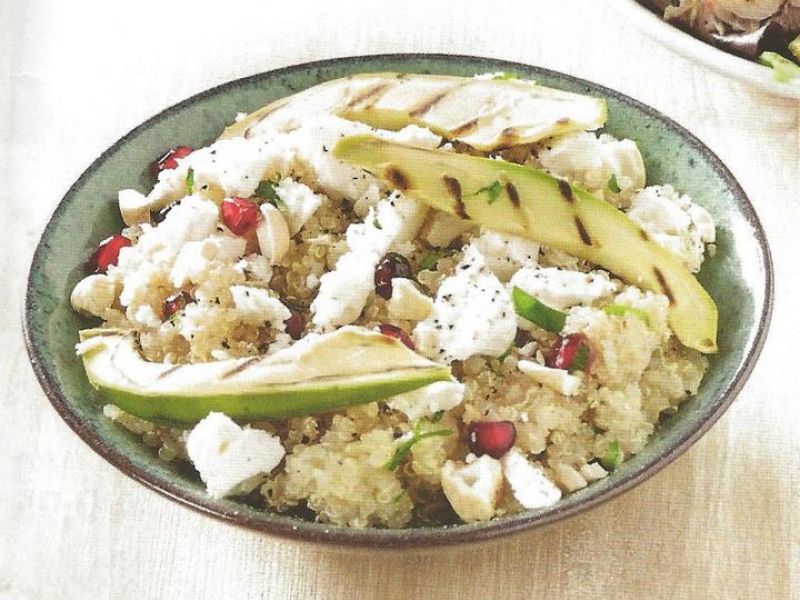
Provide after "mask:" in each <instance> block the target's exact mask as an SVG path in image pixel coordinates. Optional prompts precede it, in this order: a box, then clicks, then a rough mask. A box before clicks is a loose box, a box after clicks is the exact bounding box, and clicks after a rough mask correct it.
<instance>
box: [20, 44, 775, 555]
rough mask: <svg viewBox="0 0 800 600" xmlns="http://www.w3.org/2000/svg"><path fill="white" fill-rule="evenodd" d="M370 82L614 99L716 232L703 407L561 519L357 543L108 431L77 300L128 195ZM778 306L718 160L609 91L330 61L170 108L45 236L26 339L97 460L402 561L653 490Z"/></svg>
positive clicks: (447, 68) (477, 64)
mask: <svg viewBox="0 0 800 600" xmlns="http://www.w3.org/2000/svg"><path fill="white" fill-rule="evenodd" d="M365 71H406V72H417V73H441V74H449V75H466V76H470V75H474V74H476V73H483V72H487V71H513V72H516V73H518V74H520V75H521V76H524V77H528V78H533V79H535V80H537V81H539V82H541V83H543V84H545V85H549V86H552V87H556V88H561V89H564V90H569V91H573V92H580V93H588V94H594V95H598V96H602V97H604V98H606V99H607V101H608V107H609V120H608V125H607V130H608V131H609V132H610V133H612V134H614V135H615V136H617V137H628V138H631V139H633V140H636V142H637V143H638V144H639V147H640V148H641V151H642V155H643V157H644V161H645V163H646V165H647V173H648V179H649V181H648V183H659V182H670V183H673V184H675V185H676V187H677V188H678V189H680V190H682V191H684V192H687V193H689V194H691V196H692V197H693V198H694V199H695V200H696V201H697V202H698V203H700V204H701V205H703V206H704V207H706V208H707V209H708V210H709V211H710V212H711V214H712V215H713V216H714V218H715V220H716V222H717V232H718V236H719V239H718V243H717V254H716V256H715V257H714V258H713V259H710V260H708V261H707V262H706V264H705V266H704V267H703V270H702V272H701V273H700V280H701V281H702V283H703V285H704V286H705V287H706V289H708V290H709V292H710V293H711V295H712V296H713V297H714V299H715V300H716V302H717V305H718V306H719V311H720V324H721V327H720V337H719V348H720V351H719V354H717V355H716V356H714V357H712V359H711V367H710V369H709V372H708V374H707V375H706V378H705V379H704V380H703V384H702V387H701V389H700V392H699V394H698V395H697V397H696V398H694V399H692V400H690V401H689V402H687V403H686V404H685V405H684V406H683V407H682V408H681V410H680V411H679V412H678V413H677V414H676V415H675V416H673V417H672V418H670V419H668V420H667V421H666V422H664V423H663V425H662V426H661V427H660V428H659V429H658V431H657V433H656V434H655V435H654V436H653V438H652V440H651V441H650V443H649V445H648V446H647V448H646V449H645V450H644V451H643V452H642V453H641V454H639V455H638V456H635V457H633V458H632V459H631V460H629V461H627V462H626V463H624V465H623V466H622V467H621V468H620V469H619V470H617V471H616V472H614V473H613V474H612V475H611V476H610V477H608V478H607V479H604V480H602V481H600V482H598V483H595V484H593V485H591V486H589V487H588V488H585V489H583V490H581V491H579V492H577V493H575V494H572V495H570V496H567V497H566V498H565V499H564V500H562V501H561V502H560V503H558V504H557V505H555V506H553V507H550V508H547V509H544V510H537V511H528V512H524V513H521V514H517V515H512V516H508V517H503V518H499V519H496V520H493V521H490V522H488V523H479V524H472V525H458V526H451V527H446V528H442V527H439V528H420V529H405V530H377V529H371V530H353V529H346V528H340V527H334V526H331V525H326V524H319V523H314V522H308V521H303V520H299V519H295V518H290V517H286V516H281V515H275V514H271V513H269V512H264V511H263V510H257V509H255V508H252V507H250V506H248V505H246V504H243V503H241V502H237V501H236V500H230V499H227V500H212V499H211V498H209V497H208V496H206V494H205V491H204V488H203V485H202V483H201V482H200V479H199V477H198V476H197V475H196V474H194V472H193V471H192V470H191V469H190V468H189V467H187V466H181V465H175V464H167V463H163V462H160V461H158V460H157V459H156V456H155V454H154V452H153V450H152V449H150V448H147V447H146V446H144V445H143V444H142V443H141V442H140V441H139V440H138V439H137V438H136V437H135V436H133V435H132V434H130V433H128V432H127V431H125V430H124V429H122V428H121V427H119V426H117V425H114V424H113V423H112V422H111V421H109V420H108V419H106V418H104V417H103V415H102V413H101V411H100V410H99V407H100V402H101V401H100V399H99V398H97V397H96V395H95V393H94V392H93V390H92V388H91V387H90V386H89V383H88V381H87V379H86V376H85V374H84V371H83V368H82V365H81V363H80V361H79V360H78V359H77V358H76V356H75V352H74V349H73V347H74V344H75V343H76V341H77V332H78V330H79V329H81V328H83V327H86V326H87V325H89V322H88V321H87V320H85V319H83V318H81V317H80V316H78V315H77V314H75V313H74V312H73V311H72V310H71V309H70V305H69V294H70V291H71V289H72V287H73V286H74V285H75V283H76V282H77V281H78V280H79V279H80V278H81V277H82V275H83V265H84V263H85V262H86V259H87V257H88V256H89V255H90V253H91V252H92V250H93V249H94V248H95V246H96V245H97V243H98V242H99V241H100V240H102V239H104V238H105V237H107V236H109V235H110V234H111V233H113V232H116V231H118V230H119V229H120V227H121V226H122V223H121V221H120V217H119V214H118V212H117V209H116V203H115V199H116V192H117V190H119V189H121V188H137V189H139V190H141V191H143V192H144V191H147V190H148V189H149V187H150V186H151V185H152V183H151V180H150V178H149V176H148V174H147V171H148V164H149V163H150V161H151V160H152V159H153V157H155V156H158V155H159V154H161V153H162V152H163V151H164V149H166V148H169V147H172V146H175V145H177V144H188V145H191V146H194V147H200V146H204V145H206V144H208V143H210V142H211V141H213V140H214V139H215V138H216V137H217V136H218V135H219V133H220V132H221V131H222V129H223V127H224V126H225V125H226V124H228V123H230V122H231V121H232V120H233V117H234V116H235V115H236V113H237V112H242V111H243V112H249V111H252V110H254V109H256V108H258V107H260V106H262V105H264V104H266V103H267V102H270V101H272V100H275V99H276V98H280V97H282V96H286V95H288V94H292V93H294V92H297V91H299V90H302V89H304V88H307V87H309V86H312V85H315V84H317V83H320V82H322V81H326V80H328V79H333V78H336V77H342V76H344V75H349V74H351V73H359V72H365ZM771 304H772V267H771V263H770V256H769V250H768V247H767V241H766V239H765V238H764V232H763V230H762V228H761V225H760V224H759V222H758V218H757V217H756V214H755V212H754V211H753V207H752V206H751V205H750V203H749V201H748V199H747V197H746V195H745V193H744V192H743V191H742V189H741V187H739V184H738V183H737V182H736V180H735V179H734V178H733V176H732V175H731V173H730V172H729V171H728V169H727V168H725V166H724V165H723V164H722V163H721V162H720V161H719V159H718V158H717V157H716V156H714V154H712V153H711V152H710V151H709V150H708V148H706V147H705V146H704V145H703V144H702V143H701V142H700V141H699V140H698V139H697V138H695V137H694V136H693V135H692V134H690V133H689V132H688V131H686V130H685V129H683V128H682V127H680V126H679V125H677V124H676V123H674V122H673V121H671V120H669V119H668V118H666V117H665V116H663V115H661V114H660V113H658V112H656V111H654V110H653V109H651V108H648V107H646V106H643V105H642V104H640V103H639V102H636V101H635V100H632V99H631V98H628V97H626V96H623V95H622V94H619V93H617V92H614V91H612V90H610V89H607V88H604V87H602V86H599V85H595V84H593V83H589V82H587V81H583V80H580V79H575V78H573V77H569V76H566V75H561V74H559V73H554V72H552V71H548V70H545V69H541V68H538V67H531V66H527V65H522V64H516V63H509V62H505V61H499V60H490V59H484V58H473V57H465V56H442V55H389V56H367V57H356V58H344V59H334V60H327V61H322V62H316V63H309V64H304V65H298V66H294V67H288V68H285V69H279V70H277V71H270V72H268V73H262V74H259V75H255V76H253V77H248V78H245V79H240V80H237V81H232V82H230V83H227V84H224V85H221V86H219V87H216V88H214V89H212V90H209V91H207V92H204V93H202V94H199V95H197V96H194V97H192V98H189V99H188V100H185V101H183V102H181V103H179V104H177V105H175V106H173V107H171V108H168V109H167V110H165V111H163V112H161V113H160V114H158V115H156V116H155V117H153V118H152V119H150V120H149V121H147V122H146V123H144V124H142V125H140V126H139V127H137V128H136V129H134V130H133V131H131V132H130V133H129V134H128V135H126V136H125V137H123V138H122V139H121V140H119V141H118V142H117V143H116V144H114V145H113V146H112V147H111V148H109V149H108V150H106V151H105V152H104V153H103V154H102V155H101V156H100V158H98V159H97V160H96V161H95V162H94V163H92V165H91V166H90V167H89V168H88V169H87V170H86V172H85V173H84V174H83V175H81V177H80V178H79V179H78V181H77V182H76V183H75V185H73V186H72V188H71V189H70V190H69V191H68V192H67V194H66V196H65V197H64V199H63V200H62V201H61V203H60V204H59V205H58V208H57V209H56V211H55V213H54V214H53V217H52V219H51V220H50V223H49V224H48V225H47V227H46V229H45V231H44V234H43V235H42V239H41V242H40V243H39V246H38V248H37V249H36V254H35V255H34V257H33V264H32V265H31V270H30V277H29V281H28V289H27V297H26V305H25V333H26V337H27V344H28V351H29V353H30V358H31V362H32V363H33V367H34V370H35V371H36V375H37V376H38V378H39V380H40V382H41V384H42V387H43V388H44V390H45V392H46V393H47V396H48V397H49V398H50V401H51V402H52V404H53V406H54V407H55V409H56V410H57V411H58V412H59V414H60V415H61V416H62V417H63V418H64V420H65V421H66V422H67V424H68V425H69V426H70V427H72V429H73V430H75V432H76V433H77V434H78V435H79V436H80V437H81V438H83V440H84V441H85V442H86V443H87V444H89V446H91V447H92V448H93V449H94V450H95V451H96V452H98V453H99V454H100V455H101V456H103V457H104V458H105V459H106V460H108V461H109V462H110V463H111V464H113V465H114V466H116V467H117V468H119V469H121V470H122V471H123V472H124V473H126V474H127V475H129V476H130V477H132V478H134V479H136V480H138V481H140V482H141V483H143V484H145V485H147V486H149V487H151V488H153V489H155V490H157V491H159V492H161V493H162V494H164V495H165V496H167V497H169V498H172V499H173V500H176V501H177V502H180V503H182V504H184V505H186V506H189V507H191V508H194V509H195V510H198V511H200V512H203V513H206V514H209V515H212V516H215V517H217V518H220V519H224V520H226V521H230V522H231V523H235V524H237V525H241V526H245V527H249V528H253V529H257V530H260V531H264V532H267V533H272V534H277V535H281V536H286V537H290V538H294V539H299V540H310V541H316V542H324V543H328V544H338V545H348V546H371V547H382V548H399V547H423V546H434V545H445V544H454V543H462V542H467V541H478V540H487V539H490V538H494V537H497V536H501V535H505V534H509V533H512V532H517V531H521V530H524V529H528V528H531V527H535V526H537V525H542V524H545V523H549V522H552V521H555V520H557V519H561V518H564V517H567V516H569V515H573V514H575V513H577V512H579V511H582V510H585V509H587V508H590V507H592V506H595V505H597V504H599V503H600V502H603V501H605V500H608V499H609V498H612V497H613V496H616V495H617V494H619V493H621V492H623V491H625V490H627V489H630V488H631V487H633V486H634V485H636V484H637V483H639V482H641V481H643V480H644V479H646V478H647V477H649V476H650V475H652V474H653V473H655V472H656V471H658V470H659V469H661V468H662V467H664V466H665V465H666V464H668V463H669V462H670V461H672V460H673V459H674V458H675V457H676V456H678V455H679V454H680V453H682V452H683V451H684V450H686V449H687V448H688V447H689V446H690V445H691V444H692V443H693V442H694V441H695V440H697V439H698V438H699V437H700V435H702V434H703V433H704V432H705V431H706V430H707V429H708V428H709V427H711V425H712V424H713V423H714V422H715V421H716V420H717V419H718V418H719V416H720V415H721V414H722V413H723V411H724V410H725V409H726V408H727V407H728V405H729V404H730V403H731V402H732V401H733V399H734V397H735V396H736V393H737V392H738V391H739V390H740V389H741V387H742V385H743V383H744V381H745V379H746V378H747V376H748V375H749V373H750V371H751V369H752V368H753V364H754V363H755V361H756V358H757V357H758V354H759V351H760V350H761V346H762V344H763V342H764V338H765V336H766V332H767V325H768V322H769V317H770V311H771Z"/></svg>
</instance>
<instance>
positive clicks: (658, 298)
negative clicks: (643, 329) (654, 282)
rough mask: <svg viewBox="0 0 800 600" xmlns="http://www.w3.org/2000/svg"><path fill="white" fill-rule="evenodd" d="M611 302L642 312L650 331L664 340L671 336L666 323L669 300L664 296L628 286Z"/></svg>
mask: <svg viewBox="0 0 800 600" xmlns="http://www.w3.org/2000/svg"><path fill="white" fill-rule="evenodd" d="M611 302H612V303H613V304H620V305H622V306H630V307H632V308H635V309H638V310H640V311H642V312H643V313H644V314H645V315H647V325H648V326H649V327H650V329H652V330H654V331H656V332H658V333H660V334H661V335H662V337H663V338H665V339H666V338H668V337H669V336H670V335H671V333H670V330H669V323H668V317H669V299H668V298H667V297H666V296H665V295H664V294H656V293H654V292H650V291H642V290H640V289H639V288H637V287H636V286H633V285H629V286H627V287H625V289H624V290H622V292H620V293H619V294H618V295H617V296H616V297H615V298H614V299H613V300H612V301H611Z"/></svg>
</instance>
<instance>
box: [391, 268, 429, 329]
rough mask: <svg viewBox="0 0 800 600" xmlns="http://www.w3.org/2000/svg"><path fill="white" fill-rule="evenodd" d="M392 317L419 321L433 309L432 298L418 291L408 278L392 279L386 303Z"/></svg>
mask: <svg viewBox="0 0 800 600" xmlns="http://www.w3.org/2000/svg"><path fill="white" fill-rule="evenodd" d="M386 308H387V310H388V311H389V316H390V317H392V318H393V319H401V320H408V321H421V320H422V319H424V318H426V317H427V316H428V315H429V314H431V311H432V310H433V300H431V299H430V298H429V297H428V296H426V295H425V294H423V293H422V292H421V291H419V288H418V287H417V286H416V285H414V282H413V281H411V280H410V279H405V278H402V277H395V278H394V279H392V297H391V298H389V301H388V302H387V303H386Z"/></svg>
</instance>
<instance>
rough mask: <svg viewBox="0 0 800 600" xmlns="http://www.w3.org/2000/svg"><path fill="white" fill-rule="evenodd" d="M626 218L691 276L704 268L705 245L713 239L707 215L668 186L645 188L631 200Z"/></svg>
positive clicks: (712, 231)
mask: <svg viewBox="0 0 800 600" xmlns="http://www.w3.org/2000/svg"><path fill="white" fill-rule="evenodd" d="M627 214H628V216H629V217H630V218H631V219H633V220H634V221H636V222H637V223H638V224H639V225H641V227H642V229H644V231H645V232H646V233H647V235H649V236H650V238H651V239H652V240H653V241H654V242H655V243H657V244H659V245H660V246H663V247H664V248H666V249H667V250H670V251H671V252H672V253H674V254H675V255H676V256H677V257H678V258H679V259H680V260H681V261H682V262H683V263H684V264H685V265H686V267H687V268H688V269H689V270H690V271H692V272H693V273H696V272H697V271H699V270H700V265H702V264H703V258H704V256H703V255H704V252H705V244H708V243H711V242H713V241H714V240H715V239H716V232H715V231H714V221H713V220H712V219H711V216H710V215H709V214H708V212H707V211H706V210H705V209H704V208H702V207H701V206H698V205H696V204H693V203H692V201H691V199H690V198H689V196H686V195H682V194H679V193H678V192H676V191H675V189H674V188H673V187H672V186H669V185H664V186H661V185H653V186H650V187H646V188H644V189H643V190H642V191H640V192H639V193H638V194H636V195H635V196H633V199H632V200H631V207H630V209H629V210H628V211H627Z"/></svg>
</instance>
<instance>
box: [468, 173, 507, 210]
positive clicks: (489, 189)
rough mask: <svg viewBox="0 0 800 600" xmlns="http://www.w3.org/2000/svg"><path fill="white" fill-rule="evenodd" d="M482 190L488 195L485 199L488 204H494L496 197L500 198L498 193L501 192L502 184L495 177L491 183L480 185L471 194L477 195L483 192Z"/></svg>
mask: <svg viewBox="0 0 800 600" xmlns="http://www.w3.org/2000/svg"><path fill="white" fill-rule="evenodd" d="M484 192H485V193H486V194H487V195H488V196H489V199H488V200H487V201H488V202H489V204H494V203H495V202H497V199H498V198H500V194H501V193H502V192H503V186H502V185H501V184H500V182H499V181H498V180H497V179H495V180H494V181H493V182H492V183H490V184H489V185H487V186H484V187H482V188H481V189H479V190H478V191H477V192H475V193H474V194H472V195H473V196H477V195H478V194H483V193H484Z"/></svg>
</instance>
